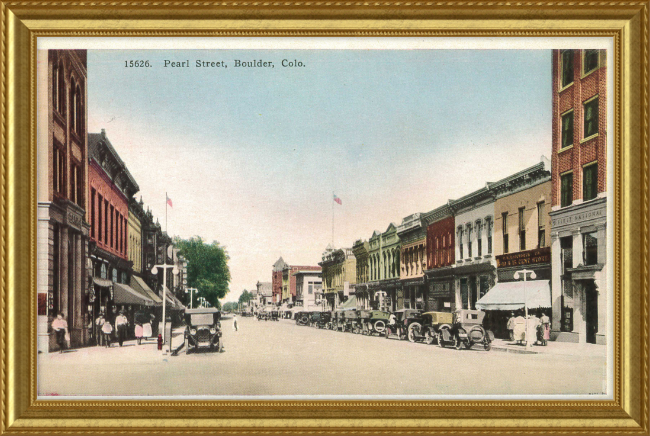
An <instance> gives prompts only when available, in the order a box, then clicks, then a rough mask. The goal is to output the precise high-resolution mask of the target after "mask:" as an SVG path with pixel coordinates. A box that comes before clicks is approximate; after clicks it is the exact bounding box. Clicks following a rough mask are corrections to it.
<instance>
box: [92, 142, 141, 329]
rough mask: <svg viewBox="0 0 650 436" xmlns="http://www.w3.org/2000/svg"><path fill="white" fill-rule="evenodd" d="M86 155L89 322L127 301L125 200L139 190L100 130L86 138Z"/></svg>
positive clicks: (112, 312) (109, 314) (112, 313)
mask: <svg viewBox="0 0 650 436" xmlns="http://www.w3.org/2000/svg"><path fill="white" fill-rule="evenodd" d="M88 154H89V161H90V162H89V164H88V197H89V216H90V244H89V257H90V263H91V265H92V277H93V285H92V289H91V293H90V301H89V303H90V305H91V308H92V314H93V319H94V318H95V317H96V316H98V314H99V312H100V311H101V312H104V313H105V314H106V316H107V317H108V318H109V319H112V318H113V317H114V316H115V315H116V313H117V311H118V309H122V308H124V307H123V306H124V305H125V302H126V301H130V300H129V298H130V297H129V294H130V289H131V288H130V286H129V284H130V280H131V268H132V266H133V263H132V262H131V261H130V260H129V257H128V237H127V227H128V216H129V200H130V199H131V198H132V197H133V195H134V194H135V193H136V192H138V190H139V187H138V185H137V183H136V182H135V180H134V179H133V177H132V176H131V173H130V172H129V170H128V169H127V168H126V166H125V165H124V162H122V160H121V159H120V157H119V156H118V154H117V152H116V151H115V149H114V148H113V146H112V145H111V143H110V141H109V139H108V138H107V136H106V132H105V131H104V130H102V133H91V134H89V135H88ZM118 285H119V286H118ZM121 295H124V300H122V299H121V297H120V296H121ZM118 306H119V307H118Z"/></svg>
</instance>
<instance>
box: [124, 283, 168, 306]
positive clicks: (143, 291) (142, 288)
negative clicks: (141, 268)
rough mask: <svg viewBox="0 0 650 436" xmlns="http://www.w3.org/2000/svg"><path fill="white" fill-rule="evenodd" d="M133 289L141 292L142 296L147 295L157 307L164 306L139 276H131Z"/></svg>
mask: <svg viewBox="0 0 650 436" xmlns="http://www.w3.org/2000/svg"><path fill="white" fill-rule="evenodd" d="M131 287H132V288H133V289H135V290H136V291H139V292H140V293H141V294H143V295H146V296H147V297H149V298H150V299H152V300H153V302H154V303H155V305H156V306H160V305H161V304H162V300H161V299H160V297H159V296H158V295H156V293H155V292H154V291H152V290H151V288H150V287H149V286H147V284H146V283H145V281H144V280H142V279H141V278H140V277H138V276H131Z"/></svg>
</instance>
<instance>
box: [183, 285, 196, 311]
mask: <svg viewBox="0 0 650 436" xmlns="http://www.w3.org/2000/svg"><path fill="white" fill-rule="evenodd" d="M187 291H190V309H192V307H193V301H194V299H193V298H192V297H193V295H194V291H196V292H199V290H198V289H196V288H185V293H186V294H187Z"/></svg>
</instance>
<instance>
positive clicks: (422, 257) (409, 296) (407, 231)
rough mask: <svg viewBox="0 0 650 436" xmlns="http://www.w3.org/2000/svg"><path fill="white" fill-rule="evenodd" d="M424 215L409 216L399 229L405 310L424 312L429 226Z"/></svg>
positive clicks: (401, 277) (400, 272)
mask: <svg viewBox="0 0 650 436" xmlns="http://www.w3.org/2000/svg"><path fill="white" fill-rule="evenodd" d="M423 215H424V214H421V213H419V212H418V213H414V214H412V215H409V216H407V217H405V218H404V219H403V220H402V223H401V224H400V225H399V226H398V227H397V235H398V237H399V239H400V242H401V245H400V250H401V255H400V271H399V275H400V280H401V283H400V286H401V288H402V294H403V307H404V309H420V310H424V309H425V306H426V301H427V288H426V283H425V282H426V280H425V279H426V277H425V275H424V271H425V270H426V268H427V251H426V242H427V226H426V224H425V223H424V222H423V220H422V218H423Z"/></svg>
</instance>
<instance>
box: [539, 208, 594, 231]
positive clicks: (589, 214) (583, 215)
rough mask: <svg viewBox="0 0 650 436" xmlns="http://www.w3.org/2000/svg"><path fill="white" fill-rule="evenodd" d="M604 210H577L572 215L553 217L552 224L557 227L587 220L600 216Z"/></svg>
mask: <svg viewBox="0 0 650 436" xmlns="http://www.w3.org/2000/svg"><path fill="white" fill-rule="evenodd" d="M604 211H605V208H602V207H601V208H598V209H593V210H588V211H585V212H579V213H576V214H573V215H568V216H564V217H561V218H554V219H553V220H552V226H553V227H557V226H565V225H569V224H578V223H581V222H583V221H587V220H592V219H595V218H600V217H602V216H603V213H604Z"/></svg>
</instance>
